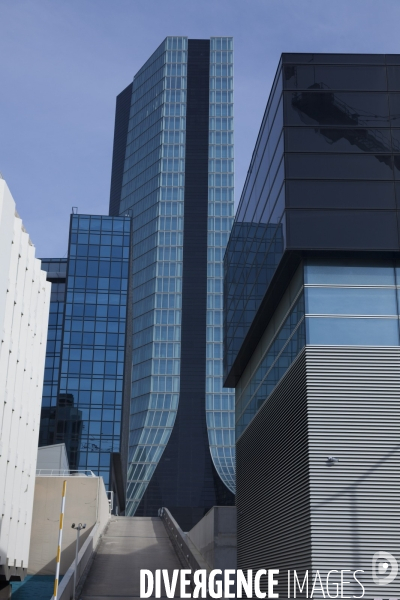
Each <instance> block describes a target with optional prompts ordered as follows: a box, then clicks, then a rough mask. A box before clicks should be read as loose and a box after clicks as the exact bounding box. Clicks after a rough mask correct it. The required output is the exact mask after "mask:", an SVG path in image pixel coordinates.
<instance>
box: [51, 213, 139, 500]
mask: <svg viewBox="0 0 400 600" xmlns="http://www.w3.org/2000/svg"><path fill="white" fill-rule="evenodd" d="M130 232H131V221H130V219H126V218H120V217H100V216H88V215H72V217H71V232H70V244H69V259H68V276H67V286H66V299H65V317H64V333H63V340H62V360H61V373H60V384H59V393H58V398H57V415H56V421H57V432H56V440H55V441H56V442H58V443H61V442H65V444H66V447H67V452H68V458H69V463H70V467H71V469H90V470H92V471H94V472H95V473H96V474H98V475H100V476H102V477H103V478H104V483H105V486H106V488H108V485H109V472H110V453H111V452H119V451H120V436H121V410H122V395H123V377H124V361H125V331H126V311H127V294H128V282H129V261H130Z"/></svg>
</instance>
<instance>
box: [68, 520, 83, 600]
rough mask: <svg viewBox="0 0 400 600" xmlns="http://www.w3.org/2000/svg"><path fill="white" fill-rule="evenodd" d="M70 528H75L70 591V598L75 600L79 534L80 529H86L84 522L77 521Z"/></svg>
mask: <svg viewBox="0 0 400 600" xmlns="http://www.w3.org/2000/svg"><path fill="white" fill-rule="evenodd" d="M71 527H72V529H76V549H75V571H74V589H73V592H72V600H75V592H76V574H77V571H78V552H79V534H80V532H81V531H82V529H86V523H83V525H82V523H79V524H78V525H76V526H75V523H72V525H71Z"/></svg>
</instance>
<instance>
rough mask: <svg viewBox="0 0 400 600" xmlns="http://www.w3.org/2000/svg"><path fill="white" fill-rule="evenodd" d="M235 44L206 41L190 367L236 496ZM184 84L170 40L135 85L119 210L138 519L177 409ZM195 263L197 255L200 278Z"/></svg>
mask: <svg viewBox="0 0 400 600" xmlns="http://www.w3.org/2000/svg"><path fill="white" fill-rule="evenodd" d="M202 43H207V41H203V42H202ZM232 45H233V42H232V39H231V38H213V39H212V40H211V43H210V57H211V59H210V65H209V69H210V79H209V82H210V100H209V141H208V144H209V146H208V148H209V165H208V173H209V181H208V186H209V188H208V189H209V198H208V232H207V235H208V239H207V248H208V270H207V341H206V352H207V355H206V356H207V358H206V361H207V363H206V365H204V366H200V365H199V366H195V365H194V368H199V369H203V370H204V367H205V370H206V382H205V385H206V397H205V398H204V403H205V405H206V406H205V409H206V418H207V429H208V438H209V444H210V448H211V455H212V460H213V462H214V465H215V467H216V469H217V472H218V474H219V476H220V477H221V479H222V481H223V482H224V483H225V485H226V486H227V487H228V488H229V489H230V490H231V491H233V492H234V490H235V446H234V445H235V441H234V394H233V393H232V391H231V390H224V389H223V388H222V359H223V356H222V349H223V336H222V310H223V297H222V295H223V290H222V287H223V281H222V279H223V270H222V264H223V255H224V251H225V247H226V244H227V241H228V236H229V232H230V229H231V224H232V219H233V210H234V198H233V177H234V175H233V72H232V71H233V48H232ZM201 52H202V51H200V55H199V56H201V59H199V60H200V62H199V63H196V66H195V67H194V71H192V73H193V74H194V75H193V76H194V78H196V69H200V71H201V69H202V67H201V66H200V63H201V64H202V62H204V60H207V61H208V58H207V59H205V58H204V56H205V55H202V54H201ZM207 64H208V63H207ZM200 71H199V73H200ZM206 77H207V75H206ZM187 81H188V40H187V38H184V37H168V38H166V40H165V41H164V42H163V43H162V44H161V46H160V47H159V48H158V49H157V50H156V52H155V53H154V54H153V55H152V56H151V58H150V59H149V60H148V61H147V62H146V63H145V65H144V66H143V67H142V69H141V70H140V71H139V72H138V73H137V75H136V76H135V78H134V80H133V84H132V98H131V107H130V118H129V126H128V130H127V137H126V140H127V141H126V152H125V159H124V160H125V162H124V173H123V178H122V192H121V198H120V203H119V212H120V214H121V215H122V214H125V213H126V212H127V211H128V212H129V214H130V215H131V216H132V219H133V307H132V312H133V344H132V353H133V357H132V358H133V367H132V396H131V408H130V423H129V456H128V481H127V511H126V514H128V515H133V514H135V512H136V510H137V508H138V506H139V504H140V502H141V500H142V498H143V497H144V494H145V492H146V489H147V487H148V484H149V482H150V480H151V479H152V477H153V474H154V472H155V469H156V467H157V465H158V464H159V461H160V459H161V457H162V455H163V452H164V449H165V447H166V445H167V443H168V441H169V439H170V435H171V432H172V429H173V426H174V423H175V418H176V414H177V410H178V404H179V395H180V387H181V381H180V374H181V373H180V371H181V339H182V336H181V323H182V286H183V281H182V269H183V237H184V196H185V155H186V112H187V94H188V93H190V90H188V89H187V88H188V84H187ZM194 85H199V83H198V81H196V83H195V84H194ZM127 89H128V88H127ZM193 93H194V88H193ZM206 106H207V99H206ZM202 131H203V129H202ZM199 143H200V142H199ZM206 143H207V142H206ZM192 151H193V150H191V152H192ZM197 151H198V148H196V152H197ZM206 168H207V167H206ZM199 172H200V171H199ZM190 218H191V217H190ZM187 235H189V233H188V232H187ZM202 261H203V259H200V258H199V265H198V268H199V272H200V271H201V269H203V263H202V264H200V262H202ZM204 266H205V265H204ZM188 285H191V284H188ZM196 316H197V315H194V318H195V317H196ZM203 381H204V380H203ZM203 406H204V405H203ZM166 460H170V459H168V458H167V459H166ZM149 490H150V488H149ZM147 493H149V492H147ZM140 510H142V508H141V509H140Z"/></svg>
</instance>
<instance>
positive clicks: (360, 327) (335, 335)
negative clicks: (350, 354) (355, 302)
mask: <svg viewBox="0 0 400 600" xmlns="http://www.w3.org/2000/svg"><path fill="white" fill-rule="evenodd" d="M306 330H307V334H306V335H307V344H322V345H324V346H325V345H326V346H398V345H399V325H398V319H365V318H358V319H352V318H348V319H343V318H330V319H329V318H321V317H308V318H307V319H306Z"/></svg>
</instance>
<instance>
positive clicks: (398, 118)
mask: <svg viewBox="0 0 400 600" xmlns="http://www.w3.org/2000/svg"><path fill="white" fill-rule="evenodd" d="M389 107H390V121H391V123H392V125H393V126H397V127H400V94H389Z"/></svg>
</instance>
